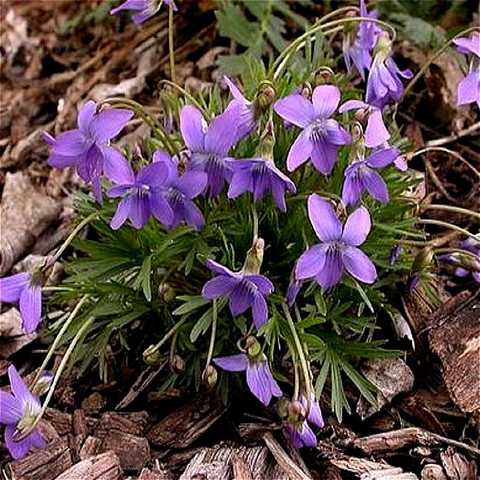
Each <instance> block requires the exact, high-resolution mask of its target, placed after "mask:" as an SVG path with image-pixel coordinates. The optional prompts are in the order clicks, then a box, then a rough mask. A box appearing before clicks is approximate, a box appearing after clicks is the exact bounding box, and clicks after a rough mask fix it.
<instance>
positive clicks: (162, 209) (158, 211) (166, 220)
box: [150, 192, 174, 226]
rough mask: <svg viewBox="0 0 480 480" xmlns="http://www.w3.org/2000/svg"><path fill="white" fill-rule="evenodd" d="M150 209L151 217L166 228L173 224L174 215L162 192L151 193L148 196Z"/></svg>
mask: <svg viewBox="0 0 480 480" xmlns="http://www.w3.org/2000/svg"><path fill="white" fill-rule="evenodd" d="M150 209H151V212H152V215H153V216H154V217H155V218H156V219H157V220H158V221H159V222H160V223H162V224H163V225H165V226H168V225H171V224H172V223H173V220H174V214H173V210H172V207H171V206H170V204H169V203H168V200H167V199H166V198H165V197H164V196H163V194H162V192H152V194H151V195H150Z"/></svg>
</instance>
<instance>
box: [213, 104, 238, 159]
mask: <svg viewBox="0 0 480 480" xmlns="http://www.w3.org/2000/svg"><path fill="white" fill-rule="evenodd" d="M239 120H240V108H239V106H233V107H232V108H230V109H228V110H226V111H225V112H223V113H222V114H221V115H218V116H216V117H215V118H214V119H213V120H212V121H211V123H210V126H209V127H208V130H207V133H206V134H205V150H206V151H207V152H209V153H216V154H218V155H220V156H222V155H223V156H226V155H227V154H228V151H229V150H230V149H231V148H232V147H233V145H234V144H235V140H236V137H237V125H238V124H239Z"/></svg>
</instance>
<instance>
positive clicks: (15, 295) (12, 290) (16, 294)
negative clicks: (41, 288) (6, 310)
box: [0, 272, 31, 303]
mask: <svg viewBox="0 0 480 480" xmlns="http://www.w3.org/2000/svg"><path fill="white" fill-rule="evenodd" d="M30 278H31V275H30V274H29V273H27V272H22V273H16V274H15V275H10V276H9V277H4V278H0V302H7V303H15V302H18V301H19V300H20V295H21V293H22V290H23V289H24V288H25V287H26V286H27V285H28V284H29V282H30Z"/></svg>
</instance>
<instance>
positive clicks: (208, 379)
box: [202, 365, 218, 388]
mask: <svg viewBox="0 0 480 480" xmlns="http://www.w3.org/2000/svg"><path fill="white" fill-rule="evenodd" d="M217 380H218V373H217V369H216V368H215V367H214V366H213V365H209V366H208V367H207V368H206V369H205V370H204V371H203V374H202V381H203V383H204V384H205V385H206V387H207V388H213V387H214V386H215V385H216V384H217Z"/></svg>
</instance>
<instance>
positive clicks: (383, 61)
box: [365, 32, 412, 109]
mask: <svg viewBox="0 0 480 480" xmlns="http://www.w3.org/2000/svg"><path fill="white" fill-rule="evenodd" d="M391 43H392V42H391V41H390V39H389V38H388V34H387V33H386V32H382V33H381V34H380V35H379V36H378V39H377V44H376V46H375V50H376V53H375V56H374V58H373V62H372V66H371V68H370V75H369V76H368V81H367V93H366V99H365V101H366V103H368V104H369V105H375V106H376V107H378V108H382V109H383V107H384V106H385V105H386V104H387V103H388V102H389V101H390V100H392V99H393V100H395V101H398V100H400V98H401V97H402V95H403V91H404V88H403V84H402V81H401V80H400V77H403V78H412V72H411V71H410V70H408V69H407V70H400V69H399V68H398V66H397V64H396V63H395V61H394V60H393V58H392V57H391Z"/></svg>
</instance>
